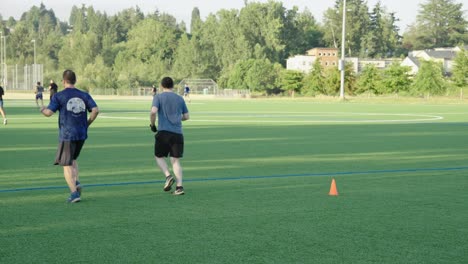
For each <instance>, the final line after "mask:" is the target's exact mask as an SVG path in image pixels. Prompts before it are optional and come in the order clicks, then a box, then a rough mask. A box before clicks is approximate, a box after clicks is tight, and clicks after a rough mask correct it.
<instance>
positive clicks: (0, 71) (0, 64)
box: [0, 31, 4, 85]
mask: <svg viewBox="0 0 468 264" xmlns="http://www.w3.org/2000/svg"><path fill="white" fill-rule="evenodd" d="M3 78H4V76H3V31H0V84H1V85H4V83H3Z"/></svg>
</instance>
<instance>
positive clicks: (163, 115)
mask: <svg viewBox="0 0 468 264" xmlns="http://www.w3.org/2000/svg"><path fill="white" fill-rule="evenodd" d="M161 88H162V89H163V91H162V93H159V94H158V95H156V96H155V97H154V98H153V104H152V107H151V115H150V127H151V131H153V132H157V133H156V135H155V143H154V156H155V159H156V163H157V164H158V166H159V168H160V169H161V171H162V172H163V173H164V175H165V176H166V183H165V184H164V188H163V189H164V191H165V192H168V191H170V190H171V188H172V185H173V184H174V177H172V175H171V173H170V171H169V168H168V165H167V163H166V157H167V156H168V155H169V156H170V158H171V163H172V170H173V172H174V175H175V177H176V190H175V191H174V192H173V194H174V195H182V194H184V187H183V185H182V166H181V165H180V158H182V156H183V154H184V135H183V132H182V121H185V120H188V119H189V113H188V109H187V105H186V104H185V101H184V99H183V98H182V97H181V96H180V95H178V94H176V93H174V92H173V88H174V81H173V80H172V79H171V78H170V77H164V78H163V79H162V80H161ZM156 114H157V115H158V128H159V131H158V130H157V129H156V124H155V122H156Z"/></svg>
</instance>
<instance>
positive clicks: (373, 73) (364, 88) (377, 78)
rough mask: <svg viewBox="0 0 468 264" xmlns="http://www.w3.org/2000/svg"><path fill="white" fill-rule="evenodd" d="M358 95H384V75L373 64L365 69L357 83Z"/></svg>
mask: <svg viewBox="0 0 468 264" xmlns="http://www.w3.org/2000/svg"><path fill="white" fill-rule="evenodd" d="M356 86H357V89H356V93H358V94H361V93H373V94H381V93H382V74H381V72H380V71H379V69H377V67H375V65H373V64H368V65H366V66H365V67H364V69H363V70H362V72H361V73H360V75H359V78H358V81H357V84H356Z"/></svg>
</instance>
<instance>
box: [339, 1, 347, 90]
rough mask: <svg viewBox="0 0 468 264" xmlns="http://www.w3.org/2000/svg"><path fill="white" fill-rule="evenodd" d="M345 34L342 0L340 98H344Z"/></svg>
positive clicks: (344, 6)
mask: <svg viewBox="0 0 468 264" xmlns="http://www.w3.org/2000/svg"><path fill="white" fill-rule="evenodd" d="M345 36H346V0H343V31H342V35H341V60H340V64H339V65H340V70H341V84H340V99H344V98H345V95H344V84H345V43H346V42H345Z"/></svg>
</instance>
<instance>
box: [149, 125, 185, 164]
mask: <svg viewBox="0 0 468 264" xmlns="http://www.w3.org/2000/svg"><path fill="white" fill-rule="evenodd" d="M154 138H155V142H154V155H155V156H156V157H158V158H162V157H167V156H168V155H170V156H171V157H173V158H182V156H183V155H184V136H183V135H182V134H177V133H173V132H169V131H158V133H157V134H156V135H155V136H154Z"/></svg>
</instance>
